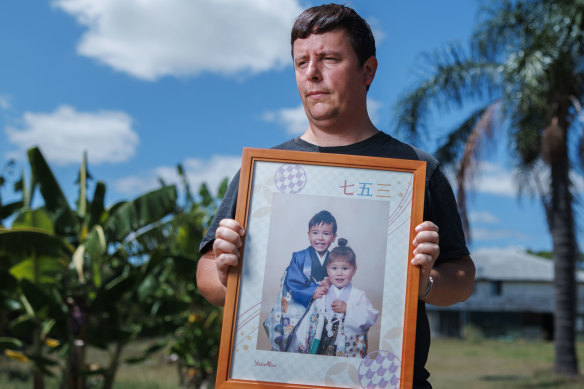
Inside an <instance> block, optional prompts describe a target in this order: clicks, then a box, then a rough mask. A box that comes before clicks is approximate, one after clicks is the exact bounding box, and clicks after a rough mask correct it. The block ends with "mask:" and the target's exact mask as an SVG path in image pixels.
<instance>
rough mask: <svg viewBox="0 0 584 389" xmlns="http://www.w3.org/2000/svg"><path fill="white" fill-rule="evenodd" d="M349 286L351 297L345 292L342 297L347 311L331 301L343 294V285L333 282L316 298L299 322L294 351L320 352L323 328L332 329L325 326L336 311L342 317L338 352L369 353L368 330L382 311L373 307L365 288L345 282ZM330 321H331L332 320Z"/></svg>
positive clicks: (338, 334)
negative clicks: (338, 309) (340, 310)
mask: <svg viewBox="0 0 584 389" xmlns="http://www.w3.org/2000/svg"><path fill="white" fill-rule="evenodd" d="M345 288H350V291H349V293H348V297H347V296H344V297H345V298H340V299H342V300H343V301H345V300H346V301H345V302H346V303H347V311H346V313H345V314H338V313H334V312H332V310H331V308H330V302H332V301H334V300H337V299H339V297H343V296H342V289H341V290H339V289H337V288H336V287H335V286H331V288H330V289H329V293H328V295H327V296H325V297H322V298H319V299H318V300H316V301H314V303H313V304H312V305H311V306H310V307H309V308H308V310H307V312H306V314H305V315H304V317H303V318H302V320H301V321H300V323H298V327H297V328H296V332H295V334H294V340H293V342H292V343H293V344H292V347H291V349H290V351H295V352H300V353H311V354H316V353H317V351H318V346H319V343H320V340H321V338H322V336H323V331H327V330H328V329H327V328H326V327H325V317H328V318H331V317H333V315H336V317H337V318H339V319H340V321H339V326H338V331H337V336H336V340H335V344H336V354H335V355H336V356H344V357H361V358H363V357H365V355H367V331H368V330H369V328H370V327H371V326H372V325H373V324H375V322H376V321H377V316H378V315H379V311H378V310H377V309H375V308H373V305H371V302H370V301H369V300H368V299H367V296H366V295H365V292H363V291H362V290H359V289H357V288H355V287H353V286H352V285H351V284H350V285H347V286H345ZM345 288H343V289H345ZM337 292H338V293H337ZM327 297H328V301H329V307H328V309H327V307H326V306H327ZM327 321H328V322H330V320H327ZM329 327H330V325H329ZM329 329H330V328H329ZM329 336H332V335H329Z"/></svg>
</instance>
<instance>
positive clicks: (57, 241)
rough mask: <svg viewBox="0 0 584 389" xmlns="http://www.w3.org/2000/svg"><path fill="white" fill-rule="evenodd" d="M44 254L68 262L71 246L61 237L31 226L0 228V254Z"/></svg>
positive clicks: (71, 250)
mask: <svg viewBox="0 0 584 389" xmlns="http://www.w3.org/2000/svg"><path fill="white" fill-rule="evenodd" d="M4 253H5V254H8V255H10V256H14V255H30V254H35V255H44V256H47V257H55V258H61V259H64V260H66V261H67V262H69V260H70V257H71V255H73V246H71V245H70V244H68V243H66V242H65V241H63V240H62V239H61V238H58V237H56V236H53V235H51V234H47V233H46V232H44V231H42V230H36V229H33V228H26V229H21V228H12V229H9V230H0V254H4Z"/></svg>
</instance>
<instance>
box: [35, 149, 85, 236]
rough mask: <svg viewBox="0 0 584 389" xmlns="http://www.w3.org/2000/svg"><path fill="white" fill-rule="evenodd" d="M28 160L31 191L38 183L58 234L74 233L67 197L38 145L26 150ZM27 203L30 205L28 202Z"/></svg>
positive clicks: (74, 218)
mask: <svg viewBox="0 0 584 389" xmlns="http://www.w3.org/2000/svg"><path fill="white" fill-rule="evenodd" d="M28 160H29V163H30V169H31V181H32V185H31V192H32V191H34V188H35V187H36V186H37V185H38V187H39V189H40V191H41V194H42V196H43V199H44V201H45V208H46V210H47V212H48V213H49V214H50V215H51V218H52V219H53V221H54V224H55V229H56V230H57V232H58V233H59V234H60V235H61V234H62V235H71V234H74V233H75V232H76V231H77V219H76V217H75V214H74V213H73V211H71V208H70V207H69V203H68V202H67V198H66V197H65V195H64V194H63V191H62V190H61V187H60V186H59V183H58V182H57V180H56V179H55V175H54V174H53V172H52V170H51V168H50V167H49V165H48V164H47V161H46V160H45V158H44V157H43V155H42V153H41V151H40V150H39V149H38V147H34V148H32V149H30V150H28ZM31 200H32V199H31ZM27 205H28V206H29V207H30V204H27Z"/></svg>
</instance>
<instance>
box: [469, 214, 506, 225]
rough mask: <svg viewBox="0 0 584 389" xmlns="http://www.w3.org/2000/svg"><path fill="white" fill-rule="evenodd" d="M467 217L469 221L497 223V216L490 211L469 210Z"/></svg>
mask: <svg viewBox="0 0 584 389" xmlns="http://www.w3.org/2000/svg"><path fill="white" fill-rule="evenodd" d="M468 219H469V220H470V222H471V223H487V224H495V223H499V221H500V220H499V218H497V217H496V216H495V215H493V214H492V213H490V212H486V211H483V212H471V213H470V214H469V216H468Z"/></svg>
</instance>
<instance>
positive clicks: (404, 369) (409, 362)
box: [216, 148, 426, 389]
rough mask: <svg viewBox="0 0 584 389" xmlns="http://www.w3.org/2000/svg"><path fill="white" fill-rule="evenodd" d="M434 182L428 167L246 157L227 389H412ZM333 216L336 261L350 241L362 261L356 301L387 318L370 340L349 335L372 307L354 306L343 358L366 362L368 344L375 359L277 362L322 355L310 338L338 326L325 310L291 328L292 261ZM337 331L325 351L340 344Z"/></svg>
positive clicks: (230, 305)
mask: <svg viewBox="0 0 584 389" xmlns="http://www.w3.org/2000/svg"><path fill="white" fill-rule="evenodd" d="M425 175H426V163H425V162H423V161H412V160H400V159H390V158H378V157H364V156H353V155H339V154H326V153H311V152H301V151H286V150H273V149H269V150H267V149H252V148H244V150H243V155H242V166H241V172H240V181H239V192H238V197H237V209H236V216H235V218H236V220H237V221H239V222H240V223H241V224H242V225H243V226H244V227H245V229H246V235H245V237H244V240H245V241H244V245H243V247H242V249H241V252H242V256H241V260H240V264H239V266H238V267H235V268H232V269H231V270H230V272H229V276H228V282H227V294H226V300H225V309H224V317H223V327H222V331H221V344H220V349H219V361H218V368H217V381H216V388H221V389H223V388H319V387H340V388H361V387H387V388H398V387H399V388H411V386H412V379H413V359H414V343H415V332H416V331H415V328H416V314H417V303H418V281H419V280H418V278H419V269H418V268H417V267H416V266H413V265H411V263H410V260H411V258H413V254H412V252H413V246H412V243H411V242H412V239H413V237H414V233H415V232H414V228H415V226H416V225H418V224H419V223H421V222H422V217H423V203H424V191H425ZM323 209H324V210H327V211H329V212H330V213H331V214H332V215H334V217H335V220H336V224H337V233H336V235H337V236H336V237H335V238H336V239H335V240H334V242H333V243H332V244H331V245H330V247H329V251H330V250H332V249H333V248H334V247H336V246H337V244H338V238H346V239H347V240H348V243H347V246H349V247H351V248H352V249H353V251H354V253H355V256H356V268H355V272H354V273H353V278H352V282H351V285H352V287H353V289H349V290H351V292H350V293H353V294H356V293H358V292H359V291H361V292H362V295H363V294H364V296H365V297H366V299H367V301H369V305H367V306H370V307H373V310H372V311H371V312H373V314H372V315H373V316H375V315H374V311H375V310H376V311H377V312H378V313H377V317H376V319H375V321H373V320H372V319H371V320H370V322H369V324H367V325H370V324H371V322H373V323H374V324H372V325H370V327H369V329H368V330H367V331H364V333H365V334H366V335H363V334H360V333H358V332H357V333H355V334H353V335H350V334H349V333H350V331H349V330H350V328H352V327H350V325H349V322H350V321H351V320H365V319H364V316H360V315H357V314H356V313H354V312H357V311H358V312H361V310H360V309H362V308H363V307H364V305H363V304H364V303H363V302H360V303H355V308H352V307H350V306H349V305H350V303H349V302H350V300H347V304H349V305H347V309H346V312H352V313H351V314H352V315H353V316H349V315H350V313H346V315H347V316H343V317H344V319H343V321H342V323H343V324H342V325H343V327H337V329H336V330H335V331H337V338H339V336H343V337H342V338H339V339H341V341H346V342H347V343H343V344H346V346H342V345H338V346H336V347H337V348H336V350H337V351H336V352H342V353H343V354H344V355H350V354H351V352H356V353H357V354H358V353H359V352H361V353H363V355H365V353H364V347H363V344H367V353H366V355H365V356H364V357H362V356H360V355H357V356H356V357H349V358H347V357H344V356H336V355H334V356H333V355H318V354H303V353H302V352H281V351H273V348H274V347H276V348H278V347H280V346H279V345H281V347H288V350H291V348H294V350H296V351H299V350H305V349H303V348H301V347H302V345H303V343H302V342H303V340H302V339H307V340H306V342H307V343H305V344H304V345H309V343H308V342H310V341H312V342H313V343H314V342H315V339H313V338H310V337H309V336H310V334H313V335H314V333H315V332H318V331H320V328H321V327H313V328H312V332H311V329H310V327H309V326H311V325H313V324H314V323H317V324H314V325H315V326H317V325H318V320H316V319H315V318H322V317H333V316H326V315H325V314H324V313H323V312H324V311H318V309H317V304H316V300H314V302H311V303H310V305H309V306H308V307H309V308H310V309H311V311H310V312H311V316H310V319H308V315H309V313H308V312H309V310H308V309H307V311H306V313H304V314H303V316H301V317H300V319H298V321H297V322H295V321H294V320H295V319H294V318H293V319H291V320H292V322H294V326H292V327H291V321H290V320H287V319H288V316H287V315H288V314H289V311H288V309H289V307H291V306H289V305H288V301H290V296H291V295H290V292H289V290H288V289H286V288H284V289H282V285H284V284H282V283H281V282H282V281H283V280H284V277H283V275H284V271H285V270H286V269H287V268H288V266H289V265H290V262H291V258H292V256H293V252H298V251H300V250H302V249H304V248H306V247H307V246H309V247H308V248H306V250H310V245H311V244H312V243H311V242H310V241H309V239H308V236H307V235H305V234H306V232H307V231H308V230H309V228H308V224H309V220H310V218H311V216H313V215H314V214H316V213H317V212H319V211H321V210H323ZM289 272H292V269H289ZM309 273H310V271H309ZM309 273H306V268H305V273H304V274H305V275H308V274H309ZM290 274H291V273H290ZM349 281H351V280H349ZM307 282H309V281H307ZM283 293H284V294H286V295H285V296H284V295H283ZM345 297H346V296H345ZM321 300H322V301H323V302H324V301H325V300H326V298H325V297H323V298H322V299H321ZM290 304H296V302H295V300H292V302H291V303H290ZM323 304H324V303H323ZM294 306H296V305H294ZM290 309H291V308H290ZM315 312H320V314H315ZM373 316H372V317H373ZM290 317H292V316H290ZM297 317H298V316H297ZM268 319H269V320H268ZM286 320H287V321H286ZM311 320H312V322H313V324H311V322H310V321H311ZM315 320H316V321H315ZM334 320H336V319H331V321H330V322H331V323H333V322H334ZM303 321H304V323H305V324H302V325H301V323H302V322H303ZM345 321H346V323H345ZM321 322H322V319H321ZM274 323H275V324H276V325H275V326H274ZM325 323H328V321H326V322H325ZM339 323H341V322H339ZM282 324H283V325H282ZM278 325H279V326H278ZM338 325H339V326H340V325H341V324H338ZM270 326H271V327H270ZM329 327H331V326H330V325H329ZM329 327H326V328H327V329H328V330H327V331H326V332H323V333H322V337H323V339H324V338H325V337H326V334H333V332H331V331H330V329H329ZM364 327H365V326H363V328H364ZM306 328H309V329H306ZM314 328H318V329H317V330H314ZM322 328H325V327H322ZM358 328H362V327H358ZM274 329H275V330H274ZM301 329H302V330H301ZM305 329H306V331H307V332H302V331H304V330H305ZM341 331H343V332H342V335H339V334H341ZM345 332H346V334H345ZM304 333H306V334H307V335H306V336H307V337H305V338H303V336H304V335H303V334H304ZM280 334H285V339H286V341H284V340H282V339H284V338H282V336H280ZM266 339H267V340H266ZM299 339H300V340H299ZM363 339H367V340H366V341H365V342H363V341H362V340H363ZM353 340H354V342H353V343H351V342H352V341H353ZM290 341H292V343H294V346H293V347H292V346H291V343H289V342H290ZM286 342H288V343H286ZM316 343H318V342H316ZM339 344H341V343H339ZM274 345H275V346H274ZM353 345H354V347H353ZM299 347H300V348H299ZM343 347H344V348H343ZM340 349H342V351H339V350H340ZM355 350H357V351H355ZM353 355H355V354H353ZM379 367H381V369H380V368H379Z"/></svg>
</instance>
